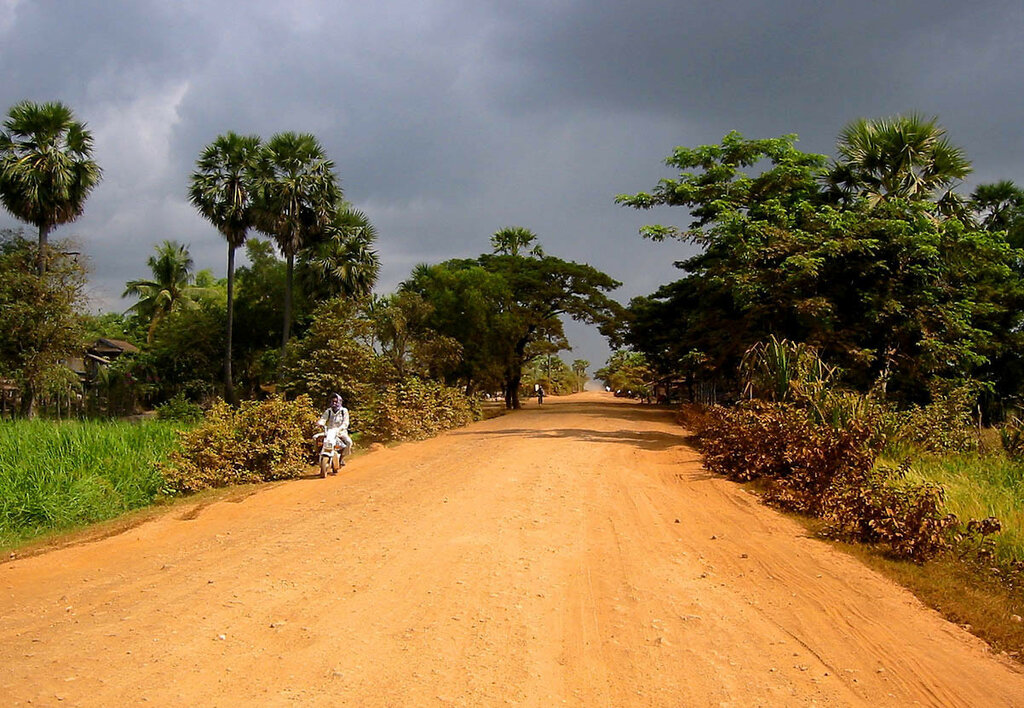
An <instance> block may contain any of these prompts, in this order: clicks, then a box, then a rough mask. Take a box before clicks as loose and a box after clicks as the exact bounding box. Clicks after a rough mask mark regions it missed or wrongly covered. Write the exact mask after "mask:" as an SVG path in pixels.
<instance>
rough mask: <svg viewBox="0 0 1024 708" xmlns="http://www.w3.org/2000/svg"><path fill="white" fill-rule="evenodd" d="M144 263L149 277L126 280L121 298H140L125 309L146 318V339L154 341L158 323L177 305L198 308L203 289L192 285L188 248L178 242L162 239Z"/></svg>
mask: <svg viewBox="0 0 1024 708" xmlns="http://www.w3.org/2000/svg"><path fill="white" fill-rule="evenodd" d="M146 264H147V265H148V266H149V269H150V271H151V272H152V274H153V279H152V280H131V281H129V282H127V283H125V289H124V292H123V293H122V294H121V297H129V296H133V295H134V296H137V297H138V298H139V301H138V302H137V303H135V304H134V305H132V306H131V307H129V308H128V312H136V313H138V314H139V316H141V317H143V318H145V319H147V320H149V332H148V334H147V336H146V342H147V343H152V342H153V332H155V331H156V326H157V324H159V323H160V321H161V320H162V319H163V318H164V317H166V316H167V315H168V314H170V313H171V312H172V311H174V310H176V309H179V308H182V307H184V308H187V309H192V308H195V307H197V303H196V300H195V298H196V297H198V296H199V295H202V294H203V293H204V292H205V289H204V288H197V287H195V286H193V285H192V280H193V276H192V256H190V255H189V252H188V247H187V246H182V245H181V244H180V243H178V242H177V241H164V242H163V243H161V244H159V245H158V246H157V247H156V255H155V256H150V257H149V258H148V259H147V261H146Z"/></svg>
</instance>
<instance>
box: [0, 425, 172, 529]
mask: <svg viewBox="0 0 1024 708" xmlns="http://www.w3.org/2000/svg"><path fill="white" fill-rule="evenodd" d="M178 427H180V424H174V423H167V422H161V421H146V422H141V423H126V422H120V421H87V422H79V421H74V422H54V421H47V420H35V421H20V420H19V421H5V422H2V423H0V548H2V547H8V546H10V545H13V544H16V543H19V542H22V541H25V540H28V539H31V538H35V537H37V536H40V535H43V534H46V533H48V532H51V531H65V530H69V529H74V528H77V527H80V526H83V525H86V524H90V523H93V522H96V521H102V520H105V519H110V518H113V517H115V516H118V515H119V514H123V513H125V512H127V511H129V510H132V509H137V508H140V507H143V506H146V505H148V504H150V503H151V502H152V501H153V499H154V498H155V497H156V496H157V494H158V493H159V492H160V487H161V484H162V477H161V476H160V474H159V473H158V472H157V471H156V470H155V469H154V465H153V463H154V462H156V461H158V460H162V459H164V458H165V457H166V456H167V454H168V453H169V451H170V450H171V449H172V448H173V447H174V445H175V444H176V440H177V436H176V435H175V430H176V429H177V428H178Z"/></svg>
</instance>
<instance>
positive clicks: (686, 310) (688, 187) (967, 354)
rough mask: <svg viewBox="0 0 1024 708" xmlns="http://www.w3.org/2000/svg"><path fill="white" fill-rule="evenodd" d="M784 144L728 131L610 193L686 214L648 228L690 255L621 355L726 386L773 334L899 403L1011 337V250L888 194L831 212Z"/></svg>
mask: <svg viewBox="0 0 1024 708" xmlns="http://www.w3.org/2000/svg"><path fill="white" fill-rule="evenodd" d="M793 142H794V138H793V137H786V138H778V139H772V140H746V139H744V138H743V137H742V136H740V135H738V134H735V133H732V134H730V135H728V136H726V138H725V139H724V140H723V142H722V143H721V144H720V145H713V146H704V147H700V148H696V149H688V148H677V149H676V151H675V152H674V153H673V155H672V157H670V158H669V160H668V163H669V164H670V165H671V166H673V167H676V168H678V169H679V170H680V175H679V177H678V178H675V179H666V180H662V181H661V182H660V183H659V185H658V187H656V189H655V190H654V191H653V192H652V193H643V192H641V193H639V194H635V195H621V196H620V197H619V198H618V201H619V202H620V203H623V204H627V205H629V206H633V207H637V208H648V207H652V206H655V205H659V204H662V205H679V206H684V207H687V208H688V209H689V210H690V213H691V215H692V217H693V221H692V223H691V224H690V227H689V228H688V229H685V230H680V229H677V228H673V227H664V226H650V227H646V228H645V229H644V233H645V234H647V235H649V236H651V237H653V238H664V237H666V236H679V237H681V238H683V239H686V240H690V241H692V242H694V243H697V244H698V245H700V246H701V247H702V250H701V251H700V253H698V254H697V255H696V256H693V257H691V258H689V259H687V260H686V261H683V262H682V263H680V264H679V265H680V267H681V268H682V269H683V270H684V271H685V273H686V275H685V277H684V278H683V279H682V280H680V281H678V282H676V283H673V284H671V285H667V286H664V287H662V288H661V289H660V290H659V291H658V292H657V293H655V294H654V295H653V296H651V297H649V298H642V299H638V300H635V301H634V302H633V303H632V306H631V316H632V327H631V329H630V335H629V336H630V342H631V343H632V344H633V346H634V347H636V348H638V349H639V350H641V351H643V352H644V353H645V354H649V355H650V357H651V361H652V363H654V364H655V365H657V366H659V367H666V368H667V369H668V371H670V372H671V373H676V374H687V373H688V374H690V375H700V376H702V377H710V378H715V379H718V380H719V381H720V382H722V383H725V382H728V381H730V380H733V381H734V375H735V371H736V366H737V365H738V363H739V359H740V357H741V356H742V354H743V352H745V351H746V350H747V349H748V348H749V347H750V346H751V345H753V344H755V343H756V342H758V341H762V340H764V339H767V338H768V337H769V336H771V335H775V336H777V337H778V338H786V339H790V340H792V341H797V342H806V343H808V344H812V345H814V346H816V347H818V348H819V349H820V350H821V352H822V354H823V355H824V356H825V357H826V358H827V359H829V360H830V361H831V362H833V363H835V364H839V365H840V366H841V368H842V369H843V372H844V376H845V379H846V381H847V383H849V384H852V385H855V386H857V387H859V388H862V389H867V388H869V387H871V386H877V387H879V388H880V389H881V390H883V391H885V390H887V389H888V392H889V393H890V394H892V395H895V396H896V397H898V398H900V399H903V400H907V399H910V400H914V399H919V398H921V397H922V396H925V395H927V390H928V382H929V381H930V380H931V379H933V378H934V377H951V378H959V377H964V376H971V375H973V374H976V373H978V372H980V371H981V370H982V369H983V367H984V366H985V365H986V362H989V361H992V358H993V357H994V356H997V355H998V353H999V351H1000V350H1002V349H1005V348H1006V347H1007V346H1008V339H1007V333H1008V332H1010V331H1012V330H1013V329H1014V327H1015V325H1013V324H1011V322H1012V321H1013V320H1015V318H1017V315H1016V314H1015V313H1016V312H1018V311H1019V309H1020V308H1019V303H1020V301H1019V295H1018V294H1017V290H1018V289H1019V288H1018V287H1017V286H1015V285H1014V283H1015V282H1016V280H1017V277H1016V276H1015V274H1014V273H1013V270H1012V266H1013V264H1014V263H1015V262H1017V260H1018V258H1017V255H1016V254H1015V252H1014V250H1013V249H1012V248H1011V247H1010V246H1009V245H1008V244H1007V243H1006V241H1005V239H1003V238H1002V237H999V236H996V235H994V234H992V233H990V232H987V231H981V230H976V229H974V228H973V227H971V226H970V224H969V223H965V222H963V221H962V220H960V219H958V218H949V217H947V216H946V215H945V214H944V212H943V210H942V209H941V208H940V206H939V205H938V204H937V203H936V201H933V200H930V199H926V198H924V197H921V198H913V199H911V198H908V196H900V193H901V192H899V190H897V189H896V187H895V186H893V189H892V191H891V192H890V191H886V192H885V194H884V196H885V198H884V199H877V200H876V199H871V198H870V197H869V196H867V195H865V196H864V197H863V198H862V197H855V198H853V199H852V200H850V201H849V202H845V203H844V202H842V201H839V202H836V201H834V200H833V198H832V195H831V194H829V192H828V189H827V188H826V187H824V186H823V185H824V184H825V182H826V180H825V179H824V177H825V176H826V169H825V167H824V165H825V158H824V157H823V156H820V155H809V154H806V153H802V152H800V151H798V150H796V149H795V147H794V146H793ZM748 171H749V174H748ZM889 172H890V171H889V170H879V171H878V173H879V174H880V175H885V176H886V179H888V175H889ZM929 174H931V173H929ZM894 179H895V178H894ZM907 179H908V180H909V179H910V178H907ZM914 179H916V180H918V182H917V183H918V184H919V187H918V188H916V189H918V190H919V189H924V188H925V187H924V186H923V185H922V184H920V179H921V178H920V176H919V177H918V178H914ZM879 180H880V181H879V184H882V180H881V178H879ZM910 181H911V182H913V181H914V180H910ZM926 183H927V182H926ZM891 184H892V185H896V186H898V185H899V184H903V182H900V181H898V180H897V181H893V182H892V183H891ZM930 184H932V185H933V188H934V187H937V186H939V185H946V184H948V181H939V182H931V183H930ZM907 194H909V192H908V193H907ZM913 194H914V195H917V196H920V194H921V192H920V191H914V192H913ZM890 384H891V385H892V387H891V388H889V387H890Z"/></svg>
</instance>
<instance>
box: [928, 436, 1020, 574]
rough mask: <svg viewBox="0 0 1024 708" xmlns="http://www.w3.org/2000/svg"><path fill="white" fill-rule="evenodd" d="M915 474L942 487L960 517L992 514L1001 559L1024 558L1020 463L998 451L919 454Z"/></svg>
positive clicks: (951, 508)
mask: <svg viewBox="0 0 1024 708" xmlns="http://www.w3.org/2000/svg"><path fill="white" fill-rule="evenodd" d="M912 469H913V471H914V474H915V476H916V475H920V477H921V478H923V479H927V480H931V481H934V482H938V483H939V484H941V485H942V486H943V488H944V489H945V490H946V507H947V508H948V509H949V511H951V512H953V513H954V514H956V515H957V516H958V517H959V518H960V519H961V520H967V519H983V518H986V517H989V516H995V517H996V518H998V519H999V520H1000V522H1001V523H1002V526H1003V530H1002V532H1001V533H999V534H997V535H996V538H995V543H996V554H997V556H998V557H999V558H1000V559H1001V560H1010V559H1020V560H1024V465H1022V464H1020V463H1017V462H1012V461H1010V460H1008V459H1007V458H1006V457H1005V456H1003V455H1001V454H991V455H980V454H977V453H962V454H948V455H942V456H935V455H921V456H918V457H915V458H914V459H912Z"/></svg>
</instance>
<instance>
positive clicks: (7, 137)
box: [0, 101, 101, 275]
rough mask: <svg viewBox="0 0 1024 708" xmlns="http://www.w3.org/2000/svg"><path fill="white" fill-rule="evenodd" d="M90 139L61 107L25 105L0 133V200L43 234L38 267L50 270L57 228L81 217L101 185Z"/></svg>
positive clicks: (12, 113) (12, 112) (17, 108)
mask: <svg viewBox="0 0 1024 708" xmlns="http://www.w3.org/2000/svg"><path fill="white" fill-rule="evenodd" d="M92 148H93V142H92V134H91V133H90V132H89V131H88V130H87V129H86V127H85V124H84V123H81V122H79V121H77V120H75V117H74V115H73V114H72V112H71V109H70V108H68V107H67V106H65V105H64V104H63V103H59V102H54V103H33V102H31V101H24V102H22V103H19V104H17V105H16V106H14V107H13V108H11V110H10V112H9V113H8V115H7V119H6V120H5V121H4V124H3V130H2V131H0V201H2V202H3V205H4V206H5V207H6V208H7V209H8V210H9V211H10V212H11V213H12V214H14V216H15V217H17V218H18V219H21V220H22V221H25V222H27V223H29V224H32V225H33V226H35V227H36V229H37V230H38V234H39V250H38V256H37V260H36V268H37V270H38V272H39V274H40V275H42V273H43V272H44V271H45V270H46V259H47V240H48V236H49V233H50V231H52V230H53V228H54V227H55V226H59V225H61V224H67V223H69V222H72V221H74V220H75V219H77V218H78V217H79V216H81V214H82V210H83V209H84V207H85V200H86V197H88V196H89V193H90V192H91V191H92V190H93V188H94V187H95V186H96V185H97V184H98V183H99V181H100V175H101V171H100V167H99V165H98V164H97V163H96V162H95V161H94V160H93V158H92Z"/></svg>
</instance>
